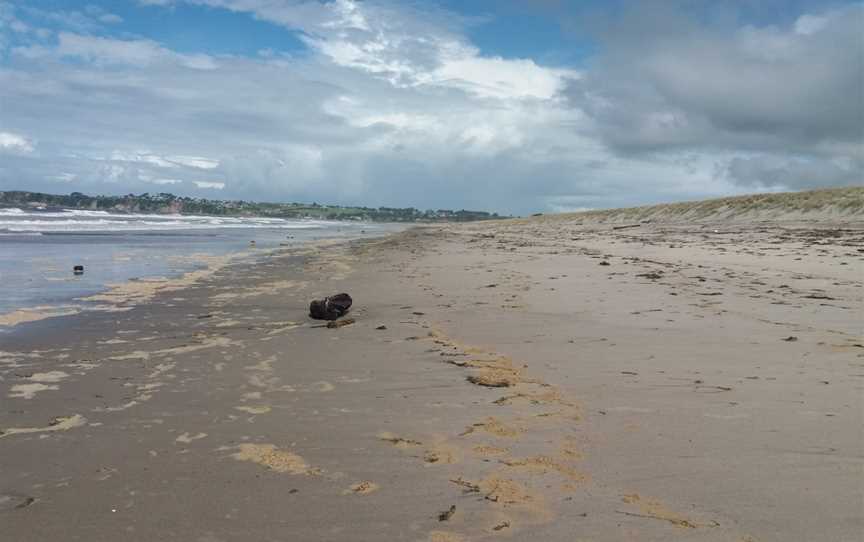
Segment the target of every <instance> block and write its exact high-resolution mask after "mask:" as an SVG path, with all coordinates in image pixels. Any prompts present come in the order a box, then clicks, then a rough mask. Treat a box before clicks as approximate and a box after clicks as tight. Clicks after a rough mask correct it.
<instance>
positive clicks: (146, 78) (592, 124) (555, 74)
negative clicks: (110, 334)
mask: <svg viewBox="0 0 864 542" xmlns="http://www.w3.org/2000/svg"><path fill="white" fill-rule="evenodd" d="M849 185H864V4H862V3H861V2H843V1H836V2H833V1H831V2H826V1H815V0H813V1H810V0H782V1H781V0H726V1H724V2H716V1H710V0H680V1H675V0H662V1H653V0H642V1H625V0H594V1H591V0H583V1H578V2H577V1H575V0H573V1H567V0H494V1H493V0H474V1H466V0H463V1H459V0H441V1H432V0H430V1H419V0H401V1H391V0H365V1H361V0H327V1H319V0H127V1H122V0H111V1H109V0H82V1H75V0H26V1H25V0H22V1H9V0H0V190H31V191H44V192H51V193H69V192H73V191H77V192H84V193H88V194H127V193H136V194H137V193H143V192H149V193H159V192H171V193H175V194H178V195H187V196H196V197H206V198H212V199H243V200H251V201H297V202H312V201H315V202H319V203H328V204H342V205H367V206H374V207H377V206H389V207H416V208H420V209H439V208H448V209H463V208H464V209H472V210H486V211H495V212H499V213H503V214H514V215H524V214H528V213H534V212H562V211H573V210H582V209H595V208H608V207H621V206H630V205H638V204H647V203H655V202H663V201H676V200H692V199H701V198H708V197H717V196H725V195H734V194H741V193H751V192H765V191H782V190H801V189H808V188H820V187H828V186H849Z"/></svg>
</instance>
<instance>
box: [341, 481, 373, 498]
mask: <svg viewBox="0 0 864 542" xmlns="http://www.w3.org/2000/svg"><path fill="white" fill-rule="evenodd" d="M380 488H381V486H379V485H378V484H376V483H375V482H370V481H368V480H364V481H363V482H358V483H356V484H353V485H351V487H349V488H348V489H346V490H345V491H343V492H342V494H343V495H352V494H354V495H368V494H369V493H373V492H375V491H378V490H379V489H380Z"/></svg>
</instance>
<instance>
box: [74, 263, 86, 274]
mask: <svg viewBox="0 0 864 542" xmlns="http://www.w3.org/2000/svg"><path fill="white" fill-rule="evenodd" d="M72 273H74V274H76V275H83V274H84V266H83V265H76V266H75V267H73V268H72Z"/></svg>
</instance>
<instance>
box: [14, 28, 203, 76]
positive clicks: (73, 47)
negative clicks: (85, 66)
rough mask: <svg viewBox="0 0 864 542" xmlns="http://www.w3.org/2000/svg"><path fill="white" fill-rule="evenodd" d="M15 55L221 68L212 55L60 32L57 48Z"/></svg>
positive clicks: (20, 51)
mask: <svg viewBox="0 0 864 542" xmlns="http://www.w3.org/2000/svg"><path fill="white" fill-rule="evenodd" d="M13 52H14V53H15V54H17V55H19V56H22V57H24V58H29V59H43V58H55V59H63V58H78V59H81V60H84V61H86V62H89V63H92V64H93V65H95V66H134V67H138V68H146V67H149V66H152V65H155V64H158V63H172V64H179V65H181V66H184V67H187V68H193V69H196V70H213V69H216V68H217V67H218V64H217V62H216V61H215V60H214V59H213V57H211V56H209V55H205V54H191V55H190V54H181V53H176V52H173V51H170V50H168V49H165V48H164V47H162V46H161V45H159V44H158V43H156V42H155V41H151V40H141V39H139V40H120V39H114V38H104V37H98V36H87V35H82V34H74V33H71V32H60V33H59V34H58V35H57V45H56V46H54V47H51V46H45V45H30V46H23V47H16V48H14V49H13Z"/></svg>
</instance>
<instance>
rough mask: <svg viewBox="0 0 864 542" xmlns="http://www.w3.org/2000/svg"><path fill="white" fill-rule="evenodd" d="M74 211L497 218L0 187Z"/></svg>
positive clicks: (11, 200) (3, 202)
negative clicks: (20, 189) (96, 194)
mask: <svg viewBox="0 0 864 542" xmlns="http://www.w3.org/2000/svg"><path fill="white" fill-rule="evenodd" d="M2 207H22V208H29V209H52V208H53V209H57V208H62V209H79V210H89V211H110V212H114V213H117V212H119V213H151V214H181V213H182V214H196V215H215V216H259V217H273V218H314V219H323V220H368V221H373V222H470V221H475V220H491V219H497V218H501V217H499V216H498V214H497V213H487V212H484V211H466V210H464V209H463V210H459V211H451V210H449V209H437V210H426V211H421V210H419V209H415V208H413V207H408V208H396V207H377V208H373V207H343V206H339V205H320V204H318V203H311V204H305V203H260V202H251V201H243V200H233V201H225V200H211V199H205V198H191V197H186V196H175V195H174V194H168V193H160V194H147V193H145V194H140V195H135V194H129V195H126V196H88V195H86V194H82V193H80V192H73V193H71V194H68V195H57V194H43V193H39V192H24V191H5V192H3V191H0V208H2Z"/></svg>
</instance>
